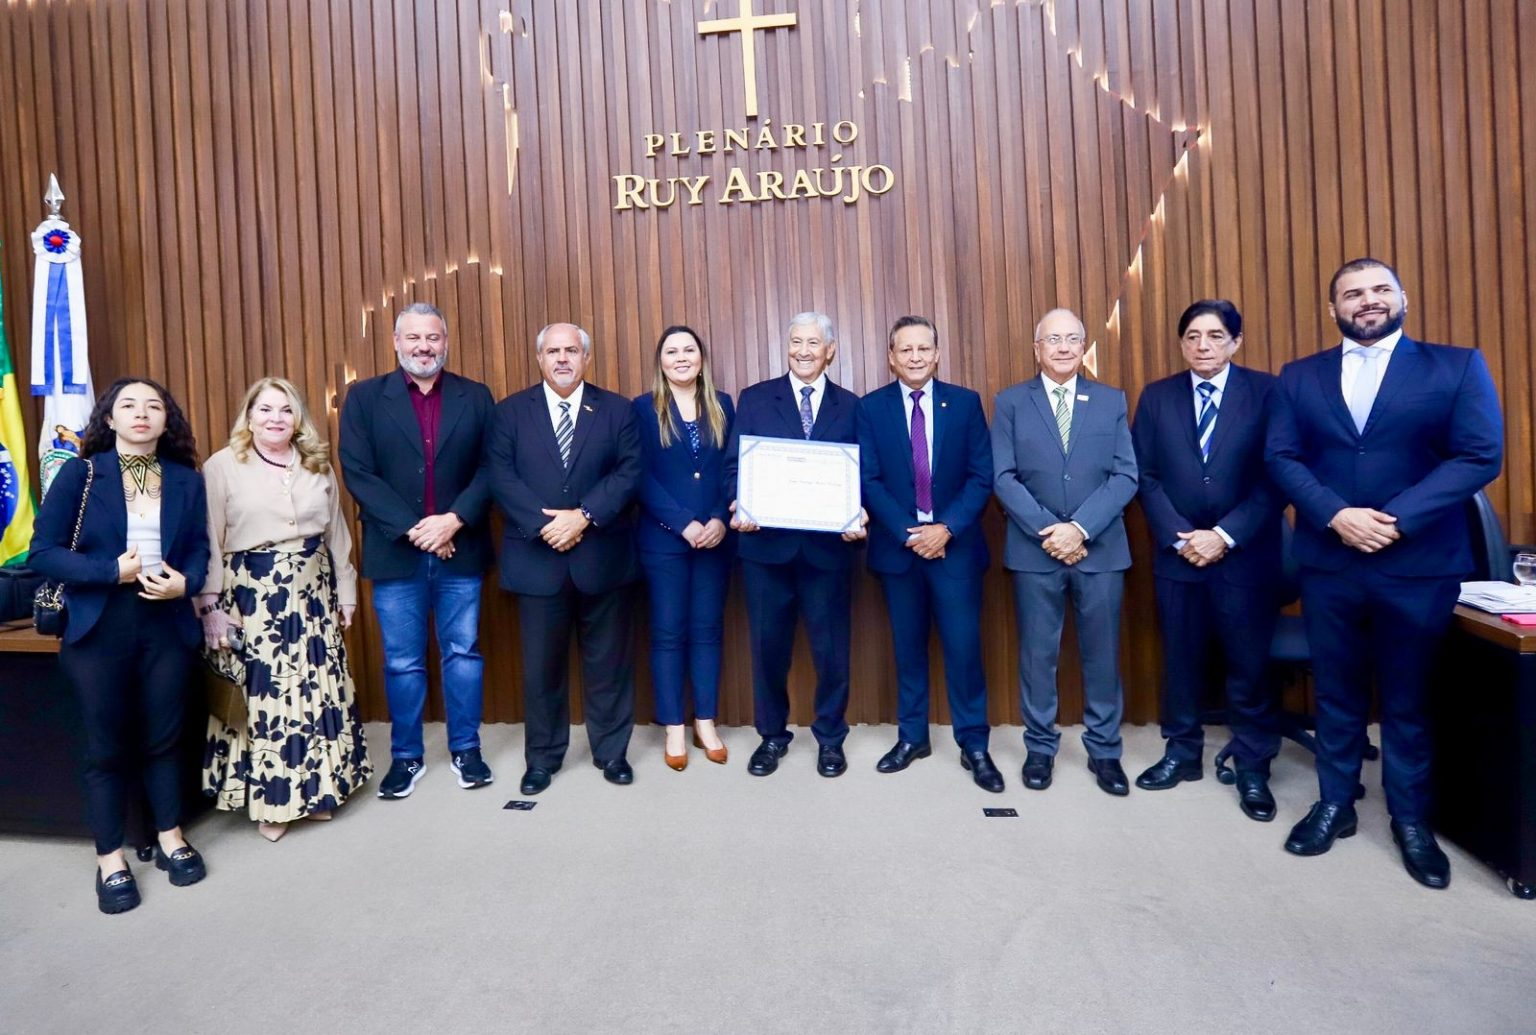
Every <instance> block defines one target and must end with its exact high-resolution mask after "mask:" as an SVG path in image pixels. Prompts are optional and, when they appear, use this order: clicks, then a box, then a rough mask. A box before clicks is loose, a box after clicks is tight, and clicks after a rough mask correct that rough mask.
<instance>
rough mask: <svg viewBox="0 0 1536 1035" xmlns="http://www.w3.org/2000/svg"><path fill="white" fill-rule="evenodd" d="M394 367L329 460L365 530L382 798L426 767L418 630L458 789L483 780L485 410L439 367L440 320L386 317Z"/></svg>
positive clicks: (353, 417)
mask: <svg viewBox="0 0 1536 1035" xmlns="http://www.w3.org/2000/svg"><path fill="white" fill-rule="evenodd" d="M395 356H396V359H397V360H398V362H399V369H397V370H391V371H390V372H388V373H386V374H381V375H379V376H378V377H373V378H369V379H368V380H366V381H359V382H358V383H356V384H354V385H353V386H352V388H351V390H349V391H348V392H347V398H346V402H345V404H344V405H343V407H342V411H341V443H340V449H339V450H338V452H339V454H340V459H341V469H342V472H343V474H344V475H345V477H346V483H347V489H348V491H350V492H351V494H352V497H353V499H355V500H356V501H357V506H358V516H359V518H360V521H361V524H362V541H363V563H362V573H363V577H364V578H366V579H371V580H372V581H373V607H374V611H375V612H377V614H378V616H379V631H380V633H381V634H382V637H383V640H384V689H385V694H386V696H387V697H388V699H389V715H390V720H391V722H392V723H393V725H392V728H391V732H390V754H391V755H392V756H393V763H392V764H391V766H390V769H389V772H388V774H387V775H386V776H385V777H384V780H383V782H382V783H381V784H380V785H379V797H381V798H404V797H406V796H407V795H409V794H410V793H411V791H412V790H413V789H414V788H415V786H416V781H417V780H418V779H420V778H421V775H422V773H424V772H425V771H426V764H425V760H424V747H423V744H422V732H421V720H422V712H423V710H424V708H425V706H426V700H427V625H428V622H429V620H431V622H432V624H433V625H434V626H435V627H436V630H437V644H438V652H439V654H440V655H441V656H442V675H443V704H444V711H445V712H446V713H447V719H448V750H449V753H450V754H451V756H452V767H453V770H454V772H455V773H457V774H458V778H459V786H460V787H483V786H485V785H486V784H488V783H490V782H491V779H492V777H491V770H490V767H489V766H487V765H486V764H485V761H484V760H483V759H482V758H481V757H480V712H481V703H482V677H483V672H484V667H485V665H484V661H483V660H482V658H481V655H480V647H479V629H480V584H481V581H482V580H483V578H484V574H485V570H486V569H487V568H488V567H490V564H491V560H492V554H491V543H490V534H489V530H488V527H487V521H488V517H489V511H490V490H489V488H488V485H487V482H486V477H485V472H484V469H483V467H482V465H481V453H482V451H483V445H484V439H485V434H486V428H487V425H488V422H489V421H490V416H491V410H492V408H493V406H494V400H493V399H492V398H491V392H490V389H488V388H487V387H486V386H485V385H483V384H480V383H479V382H478V381H471V380H469V379H468V378H464V377H460V376H459V375H457V374H454V373H451V372H450V371H448V370H445V369H444V366H445V365H446V364H447V361H448V324H447V321H446V320H445V319H444V318H443V314H442V313H441V312H439V311H438V309H437V308H436V307H434V306H432V305H429V304H427V303H425V302H416V303H413V304H411V305H408V306H406V307H405V309H404V310H402V311H401V313H400V315H399V317H397V318H396V320H395Z"/></svg>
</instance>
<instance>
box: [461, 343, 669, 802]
mask: <svg viewBox="0 0 1536 1035" xmlns="http://www.w3.org/2000/svg"><path fill="white" fill-rule="evenodd" d="M534 356H535V358H536V359H537V361H538V365H539V372H540V373H541V374H542V375H543V377H542V379H541V380H540V382H539V383H538V384H536V385H534V386H532V387H531V388H525V389H523V390H522V391H520V392H515V393H513V394H512V395H510V396H508V397H507V398H506V399H504V400H502V402H501V404H500V405H498V406H497V407H496V412H495V414H494V415H493V417H492V418H491V428H490V434H489V444H488V446H487V448H486V460H485V462H486V467H487V469H488V471H489V474H490V485H491V493H492V495H493V496H494V497H495V499H496V504H497V506H499V507H500V508H501V511H502V514H503V515H504V516H505V518H506V522H505V525H504V531H503V533H502V540H501V586H502V588H503V589H506V590H508V591H510V592H512V593H515V594H517V610H518V620H519V625H520V627H521V629H522V640H523V703H524V713H525V733H526V738H525V743H524V748H523V753H524V756H525V758H526V760H527V763H528V769H527V772H525V773H524V774H523V780H522V784H521V790H522V792H523V793H524V794H530V795H532V794H538V793H539V792H541V791H543V790H544V789H545V788H547V787H548V786H549V783H550V780H551V779H552V778H553V777H554V775H555V773H557V772H559V770H560V766H561V765H562V764H563V763H564V761H565V752H566V749H567V747H569V745H570V739H571V717H570V688H569V679H568V671H567V670H568V667H569V666H568V659H569V657H570V651H571V636H572V635H573V634H575V635H576V639H577V641H578V643H579V644H580V647H581V688H582V701H583V704H584V711H585V716H584V718H585V722H586V726H587V742H588V743H589V744H590V745H591V747H592V763H593V764H594V765H596V766H597V767H598V768H599V769H601V770H602V771H603V778H604V779H606V780H607V781H608V782H609V783H613V784H619V785H625V784H629V783H632V782H633V781H634V778H635V774H634V770H633V769H632V768H631V767H630V764H629V760H628V758H627V757H626V752H627V751H628V749H629V736H630V733H631V732H633V730H634V726H635V679H634V659H633V645H632V643H631V636H630V624H629V623H630V604H629V601H628V600H627V599H626V596H627V594H626V593H625V589H626V587H627V586H628V585H629V583H631V582H633V581H634V580H635V578H636V577H637V575H638V574H639V565H638V563H637V560H636V557H635V547H634V541H633V535H632V533H633V525H634V520H633V516H632V515H631V513H630V511H631V507H630V504H631V503H632V502H633V501H634V498H635V494H636V493H638V492H639V491H640V478H641V475H642V473H643V468H642V466H641V452H640V432H639V430H638V428H637V427H636V425H635V416H634V408H633V407H632V406H631V405H630V403H629V399H628V398H626V397H625V396H622V395H617V394H615V393H613V392H608V391H604V390H603V389H601V388H599V387H597V386H596V385H593V384H588V383H587V381H586V373H587V366H588V364H589V363H590V362H591V360H592V339H591V338H590V337H589V336H588V335H587V332H586V331H584V330H582V329H581V328H580V327H577V326H576V325H575V324H569V323H553V324H550V325H549V326H548V327H545V328H544V329H543V330H542V331H540V332H539V335H538V338H537V339H536V340H535V343H534Z"/></svg>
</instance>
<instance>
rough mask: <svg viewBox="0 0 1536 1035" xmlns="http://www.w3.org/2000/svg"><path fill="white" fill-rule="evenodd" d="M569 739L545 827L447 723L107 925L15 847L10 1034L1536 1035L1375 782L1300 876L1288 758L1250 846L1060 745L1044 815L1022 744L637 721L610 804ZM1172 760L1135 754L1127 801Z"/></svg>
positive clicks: (1523, 928)
mask: <svg viewBox="0 0 1536 1035" xmlns="http://www.w3.org/2000/svg"><path fill="white" fill-rule="evenodd" d="M573 733H574V736H573V748H572V751H571V755H570V757H569V758H568V760H567V763H566V767H565V769H564V771H562V772H561V773H560V774H559V775H557V776H556V777H555V782H554V785H553V786H552V787H551V788H550V789H549V790H548V791H547V792H545V793H544V794H543V795H541V796H540V797H539V799H538V806H537V807H536V808H535V809H534V810H533V811H531V812H514V811H506V810H503V809H502V807H501V806H502V805H503V804H504V803H505V802H506V801H507V800H509V799H511V798H516V797H518V796H519V795H518V794H517V788H516V783H517V780H518V777H519V776H520V775H521V771H522V765H521V745H522V728H521V727H520V726H489V727H487V728H486V730H485V736H486V744H485V748H486V758H487V760H488V761H489V762H490V763H491V765H492V766H493V767H494V768H495V769H496V772H497V777H498V780H497V783H496V784H495V785H493V786H492V787H489V788H484V789H480V790H476V791H463V790H460V789H459V788H458V786H457V785H456V783H455V781H454V778H453V774H452V772H451V771H450V770H449V768H448V765H447V759H446V757H445V754H444V748H443V746H442V745H443V733H442V728H441V727H433V728H429V730H428V738H427V740H428V744H429V745H430V749H429V750H430V751H431V753H430V754H429V756H428V772H427V775H426V776H425V778H424V779H423V780H422V782H421V784H420V785H419V786H418V788H417V790H416V793H415V794H414V795H413V796H412V797H411V798H410V799H408V800H406V801H400V802H385V801H379V800H378V799H376V798H374V797H372V796H369V797H366V798H360V799H357V800H356V801H355V802H354V803H352V804H351V805H349V806H347V808H345V809H343V810H342V812H341V813H340V814H339V816H338V818H337V819H336V820H335V821H334V822H332V823H331V824H329V825H327V826H321V825H318V824H305V825H302V826H301V827H300V828H298V829H295V830H293V831H291V832H290V834H289V835H288V837H286V838H285V839H284V840H283V841H282V842H280V843H279V844H276V845H271V844H267V843H266V842H265V841H262V840H261V839H260V838H259V837H258V836H257V834H256V832H255V830H254V829H253V827H252V825H251V824H249V823H247V822H245V821H244V820H242V819H237V818H235V817H232V816H229V815H216V816H211V817H208V818H205V819H203V820H201V821H199V822H198V823H196V824H195V825H194V826H193V827H192V829H191V831H190V833H191V836H192V839H193V841H194V842H195V843H196V844H197V845H198V846H199V847H200V848H201V849H202V850H203V851H204V853H205V854H206V855H207V857H208V860H209V868H210V871H211V873H210V876H209V878H208V880H206V881H205V882H203V883H202V884H200V885H197V886H195V887H192V888H172V887H170V886H169V885H168V884H167V883H166V882H165V881H164V879H163V875H161V874H158V873H156V872H155V871H154V870H153V868H152V867H151V866H144V865H138V866H136V872H137V873H138V875H139V877H140V880H141V884H142V887H143V889H144V899H145V901H144V904H143V906H141V907H140V908H139V909H138V910H136V911H135V912H132V913H129V914H126V915H123V916H118V917H106V916H102V915H100V914H99V913H97V912H96V907H95V901H94V898H93V896H92V892H91V889H90V884H91V879H92V878H91V854H90V849H89V846H88V845H87V844H86V843H84V842H80V841H65V840H50V839H41V838H0V887H3V888H4V894H3V897H0V1031H4V1032H7V1033H32V1032H70V1033H75V1032H83V1031H89V1030H95V1029H103V1028H111V1029H112V1030H115V1031H134V1032H139V1031H144V1032H148V1031H156V1032H221V1033H224V1032H262V1031H337V1032H352V1031H399V1032H409V1031H427V1030H434V1029H435V1030H442V1031H461V1030H462V1031H532V1032H541V1033H543V1032H566V1031H571V1032H577V1031H607V1032H630V1031H664V1030H669V1029H670V1030H673V1031H742V1032H758V1031H761V1032H769V1031H778V1032H782V1031H795V1030H801V1031H804V1030H813V1029H817V1030H847V1031H855V1032H865V1031H914V1032H916V1031H921V1032H930V1031H1025V1030H1027V1031H1031V1032H1055V1031H1061V1032H1098V1031H1104V1032H1144V1031H1145V1032H1151V1031H1207V1030H1218V1029H1219V1030H1227V1031H1243V1032H1259V1031H1276V1032H1278V1031H1296V1030H1310V1031H1318V1032H1323V1031H1326V1032H1394V1033H1407V1032H1457V1033H1464V1032H1477V1033H1495V1032H1510V1033H1514V1032H1531V1031H1533V1030H1536V981H1533V974H1532V965H1533V961H1536V902H1522V901H1518V900H1516V899H1515V898H1513V897H1512V896H1511V895H1510V894H1509V893H1508V892H1507V891H1506V890H1505V888H1504V886H1503V883H1502V881H1500V880H1499V879H1498V878H1497V876H1496V875H1495V874H1493V873H1492V872H1491V871H1489V870H1487V869H1485V868H1484V867H1483V866H1481V865H1480V864H1478V863H1477V862H1476V861H1475V860H1472V859H1471V858H1469V857H1468V856H1466V855H1465V854H1464V853H1462V852H1460V851H1459V850H1457V849H1455V848H1454V846H1451V845H1447V848H1448V849H1449V850H1450V852H1451V857H1452V865H1453V868H1454V870H1453V880H1452V885H1451V887H1450V889H1449V890H1447V891H1444V892H1431V891H1428V890H1426V889H1423V888H1420V887H1419V886H1418V885H1417V884H1414V883H1413V882H1412V881H1411V880H1410V879H1409V878H1408V877H1407V875H1406V874H1405V873H1404V872H1403V870H1402V868H1401V866H1400V864H1399V862H1398V859H1397V855H1396V852H1395V849H1394V848H1393V846H1392V843H1391V839H1390V835H1389V834H1388V832H1387V820H1386V816H1385V813H1384V810H1383V807H1382V800H1381V794H1380V791H1379V787H1378V785H1377V784H1376V783H1375V782H1374V781H1376V780H1377V778H1378V777H1377V773H1376V767H1375V766H1370V767H1368V770H1367V780H1368V783H1369V785H1370V786H1371V788H1372V792H1371V794H1370V796H1369V798H1368V799H1367V801H1366V802H1364V803H1363V806H1362V813H1361V832H1360V836H1358V837H1355V838H1353V839H1351V840H1348V841H1342V842H1340V843H1339V844H1338V845H1337V846H1336V847H1335V849H1334V850H1333V851H1332V852H1331V853H1329V854H1328V855H1326V856H1322V857H1320V858H1315V859H1296V858H1293V857H1291V856H1288V855H1286V854H1285V853H1284V852H1283V851H1282V850H1281V847H1280V845H1281V842H1282V841H1283V840H1284V838H1285V834H1286V831H1287V830H1288V829H1289V826H1290V824H1291V823H1292V822H1294V821H1295V820H1296V819H1297V818H1299V816H1300V815H1301V814H1302V813H1303V812H1304V810H1305V808H1306V807H1307V805H1309V804H1310V803H1311V801H1312V799H1313V797H1314V795H1315V787H1316V785H1315V782H1314V781H1313V778H1312V775H1311V768H1310V759H1309V758H1308V757H1307V756H1305V755H1304V754H1302V753H1301V752H1300V751H1299V750H1298V749H1297V748H1295V747H1294V746H1287V748H1286V750H1285V752H1284V753H1283V754H1282V756H1281V758H1280V760H1279V761H1278V762H1277V765H1276V770H1275V779H1274V788H1275V792H1276V795H1277V796H1278V797H1279V799H1280V805H1281V816H1280V818H1279V819H1278V820H1277V821H1276V822H1274V823H1271V824H1267V825H1265V824H1258V823H1254V822H1251V821H1249V820H1247V819H1245V818H1244V817H1243V816H1242V815H1241V814H1240V813H1239V812H1238V810H1237V807H1236V804H1235V798H1234V797H1233V792H1232V790H1231V789H1230V788H1228V787H1224V786H1222V785H1221V784H1219V783H1217V782H1216V781H1215V780H1214V779H1212V778H1211V777H1209V776H1207V778H1206V779H1205V780H1203V781H1201V782H1200V783H1196V784H1186V785H1183V786H1181V787H1179V788H1177V789H1175V790H1172V791H1167V792H1162V793H1156V794H1154V793H1147V792H1141V791H1136V790H1133V791H1132V792H1131V796H1130V798H1128V799H1114V798H1110V797H1109V796H1107V795H1105V794H1103V793H1101V792H1100V791H1098V790H1097V789H1096V788H1095V787H1094V785H1093V781H1092V777H1091V775H1090V774H1089V773H1088V772H1087V770H1086V768H1085V767H1084V754H1083V750H1082V747H1081V745H1080V744H1079V742H1078V740H1077V731H1076V730H1069V731H1067V734H1066V736H1065V737H1064V740H1063V750H1062V755H1061V758H1060V759H1059V764H1058V767H1057V778H1056V783H1055V786H1053V787H1052V788H1051V789H1050V790H1049V791H1046V792H1045V793H1036V792H1031V791H1026V790H1024V789H1023V787H1022V785H1021V784H1020V782H1019V779H1018V770H1019V766H1020V765H1021V764H1022V762H1023V754H1024V752H1023V747H1022V745H1021V743H1020V739H1019V730H1017V729H1002V730H997V731H995V732H994V735H993V755H994V757H995V758H996V759H997V761H998V764H999V766H1001V767H1002V768H1003V769H1004V774H1005V776H1006V777H1007V779H1008V784H1009V786H1008V791H1007V793H1006V794H1003V795H1000V796H993V795H988V794H986V793H984V792H982V791H981V790H979V789H978V788H976V787H974V786H973V785H972V784H971V783H970V782H969V778H968V776H967V774H965V773H964V772H963V771H962V770H961V769H960V767H959V765H958V762H957V757H956V754H955V752H954V750H953V747H952V744H951V743H950V741H949V738H948V731H947V730H944V729H936V730H935V731H934V734H935V741H934V743H935V747H936V749H937V750H936V751H935V754H934V757H932V758H930V759H926V760H924V761H921V762H918V763H916V764H915V765H914V766H913V768H912V769H910V770H908V771H907V772H905V773H901V774H898V775H893V776H883V775H880V774H877V773H875V772H874V763H875V760H876V759H877V758H878V757H879V756H880V754H881V753H882V752H883V751H884V750H885V749H886V748H887V747H888V746H889V744H890V743H891V741H892V740H893V737H894V732H893V729H892V728H891V727H859V728H857V729H855V730H854V732H853V734H852V736H851V737H850V739H849V742H848V756H849V763H850V771H849V772H848V773H847V774H846V775H845V776H843V777H842V778H841V779H838V780H825V779H822V778H820V777H818V776H817V775H816V774H815V772H814V761H815V752H814V749H813V747H812V742H811V740H810V737H809V735H808V734H807V733H805V732H803V731H802V732H801V734H800V736H798V737H797V739H796V740H795V743H794V745H793V747H792V748H791V750H790V753H789V755H788V757H787V758H786V759H785V760H784V762H783V765H782V768H781V769H780V771H779V772H778V773H777V774H775V775H774V776H772V777H769V778H767V779H756V778H753V777H750V776H748V775H747V773H746V769H745V765H746V759H747V755H748V754H749V753H750V751H751V749H752V747H753V746H754V743H755V739H756V738H755V737H754V736H753V735H752V734H751V731H749V730H727V731H726V741H727V743H728V744H729V746H730V748H731V751H732V757H731V762H730V764H729V766H727V767H720V766H714V765H710V764H709V763H707V762H706V761H705V760H704V758H703V757H702V754H701V753H700V752H698V751H697V750H693V751H692V755H691V764H690V765H689V768H688V770H687V771H686V772H684V773H673V772H671V771H669V770H667V769H666V768H665V767H664V765H663V764H662V760H661V748H660V744H661V734H660V731H659V730H657V729H655V728H650V727H646V728H642V729H640V730H639V731H637V733H636V737H635V743H634V746H633V748H632V749H631V752H630V757H631V759H632V760H633V761H634V762H635V763H636V773H637V778H636V783H635V786H633V787H628V788H619V787H612V786H609V785H608V784H606V783H604V782H603V780H602V777H601V774H600V773H599V772H598V771H597V770H596V769H594V768H593V767H592V766H591V764H590V755H589V754H588V752H587V749H586V746H585V742H584V740H583V739H582V731H581V730H580V729H577V730H575V731H573ZM369 734H370V738H371V742H372V743H373V744H375V745H377V746H379V747H382V746H383V745H385V744H386V743H387V729H386V728H385V727H382V726H371V727H370V728H369ZM1211 739H1212V740H1213V741H1215V742H1216V743H1218V744H1219V743H1220V742H1221V741H1222V740H1224V739H1225V738H1224V737H1223V736H1222V731H1219V730H1218V731H1213V733H1212V737H1211ZM1160 751H1161V742H1160V741H1159V739H1158V736H1157V732H1156V730H1155V728H1152V727H1144V728H1128V729H1127V730H1126V768H1127V770H1128V771H1129V772H1130V774H1131V776H1132V777H1133V778H1134V776H1135V775H1136V774H1137V773H1138V772H1139V771H1140V769H1141V768H1142V767H1143V766H1145V765H1147V764H1149V763H1150V762H1152V761H1153V760H1155V758H1156V757H1157V756H1158V754H1159V753H1160ZM370 791H371V788H370ZM995 805H1003V806H1014V807H1016V808H1017V809H1018V810H1019V817H1018V818H1015V819H989V818H984V817H983V816H982V812H981V810H982V808H983V806H995Z"/></svg>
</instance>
